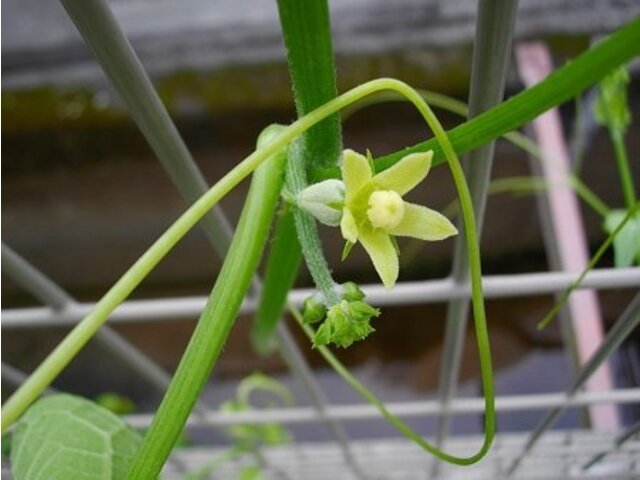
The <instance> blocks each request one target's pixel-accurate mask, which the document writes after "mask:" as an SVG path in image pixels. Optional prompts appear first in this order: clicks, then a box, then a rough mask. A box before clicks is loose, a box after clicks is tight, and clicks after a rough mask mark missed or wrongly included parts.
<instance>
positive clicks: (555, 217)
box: [515, 42, 619, 430]
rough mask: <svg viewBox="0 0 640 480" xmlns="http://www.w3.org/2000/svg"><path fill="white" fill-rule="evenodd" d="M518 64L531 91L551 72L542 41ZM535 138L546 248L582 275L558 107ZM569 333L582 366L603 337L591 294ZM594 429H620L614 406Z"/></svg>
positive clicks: (539, 124) (541, 120)
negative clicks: (540, 157)
mask: <svg viewBox="0 0 640 480" xmlns="http://www.w3.org/2000/svg"><path fill="white" fill-rule="evenodd" d="M515 51H516V60H517V65H518V70H519V74H520V78H521V79H522V81H523V82H524V84H525V85H526V86H527V87H530V86H532V85H534V84H536V83H538V82H540V81H541V80H542V79H544V78H545V77H546V76H547V75H549V74H550V73H551V72H552V71H553V64H552V60H551V56H550V54H549V50H548V49H547V47H546V46H545V45H544V44H543V43H540V42H535V43H533V42H532V43H522V44H520V45H518V46H517V47H516V50H515ZM533 130H534V132H535V137H536V139H537V141H538V144H539V145H540V149H541V151H542V154H543V158H544V161H543V162H542V165H541V171H542V173H543V175H544V177H545V180H546V181H547V183H548V184H549V185H550V188H548V189H547V190H546V191H545V193H544V194H543V195H546V199H547V204H548V209H547V210H548V211H547V212H546V213H547V215H548V216H549V218H548V220H549V222H548V226H549V230H550V231H549V232H548V234H549V235H548V237H550V238H547V240H548V242H547V249H549V248H551V249H555V252H553V253H554V254H555V255H549V256H550V258H552V260H555V262H553V261H552V263H556V265H551V266H552V267H553V268H557V269H559V270H562V271H567V272H576V274H577V273H578V272H580V271H582V270H583V269H584V268H585V267H586V265H587V264H588V262H589V251H588V248H587V242H586V239H585V229H584V225H583V221H582V215H581V212H580V206H579V204H578V199H577V198H576V195H575V194H574V192H573V190H572V189H571V187H570V185H569V176H570V173H571V172H570V157H569V152H568V149H567V145H566V142H565V139H564V136H563V133H562V124H561V121H560V115H559V112H558V109H556V108H554V109H552V110H549V111H548V112H547V113H545V114H543V115H541V116H540V117H538V118H537V119H536V120H534V121H533ZM567 307H568V312H569V317H570V321H571V329H570V330H571V331H572V332H573V335H574V336H575V350H576V352H575V354H576V356H577V359H576V360H577V362H578V364H580V365H582V364H583V363H584V362H585V361H586V360H587V359H588V358H589V357H590V356H591V355H592V354H593V352H594V351H595V350H596V349H597V347H598V345H599V344H600V343H601V342H602V339H603V327H602V316H601V313H600V305H599V303H598V298H597V296H596V293H595V292H594V291H593V290H581V291H577V292H574V293H573V294H572V295H571V296H570V297H569V301H568V302H567ZM586 389H587V390H589V391H609V390H612V389H613V380H612V376H611V371H610V368H609V364H608V363H604V364H603V366H602V367H600V369H599V370H597V371H596V372H595V373H594V375H593V376H592V377H591V379H590V380H589V381H588V383H587V387H586ZM588 411H589V418H590V421H591V425H592V427H593V428H594V429H596V430H615V429H617V428H619V418H618V412H617V410H616V407H615V406H612V405H594V406H591V407H589V409H588Z"/></svg>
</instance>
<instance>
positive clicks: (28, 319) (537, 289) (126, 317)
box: [2, 267, 640, 329]
mask: <svg viewBox="0 0 640 480" xmlns="http://www.w3.org/2000/svg"><path fill="white" fill-rule="evenodd" d="M576 277H577V274H575V273H570V272H540V273H526V274H518V275H488V276H485V277H483V281H482V283H483V285H484V294H485V298H488V299H490V298H512V297H530V296H535V295H544V294H550V293H555V292H560V291H562V290H564V289H566V288H568V287H569V286H570V285H571V284H572V283H573V282H574V281H575V280H576ZM638 287H640V268H638V267H631V268H621V269H616V268H603V269H598V270H592V271H591V272H589V273H588V274H587V275H586V277H585V279H584V281H583V282H582V284H581V285H580V286H579V288H596V289H599V290H607V289H609V290H610V289H620V288H638ZM362 290H363V291H364V293H365V294H366V295H367V299H368V300H369V301H370V302H371V303H372V304H373V305H376V306H380V307H382V306H396V307H397V306H402V305H417V304H428V303H438V302H444V301H447V300H452V299H459V298H469V296H470V293H469V288H468V286H465V285H460V284H456V283H454V282H453V281H452V280H451V279H444V280H424V281H419V282H403V283H399V284H397V285H396V286H395V287H394V289H393V292H392V293H390V292H389V291H387V290H386V289H385V288H384V287H382V286H381V285H378V284H375V285H363V286H362ZM313 293H314V291H313V290H310V289H295V290H293V291H292V292H291V293H290V295H289V302H291V303H292V304H294V305H296V306H301V305H302V302H303V301H304V299H305V298H307V297H309V296H310V295H312V294H313ZM206 301H207V298H206V297H204V296H203V297H183V298H166V299H156V300H129V301H127V302H124V303H123V304H122V305H121V306H120V307H118V309H117V310H116V311H114V312H113V314H112V315H111V317H110V318H109V322H111V323H113V322H116V323H117V322H123V323H127V322H159V321H165V320H179V319H193V318H194V317H197V316H198V315H200V313H201V312H202V309H203V308H204V305H205V303H206ZM93 306H94V304H93V303H81V304H78V305H74V306H71V307H68V308H66V309H65V310H64V311H55V310H53V309H51V308H42V307H37V308H17V309H5V310H3V311H2V328H3V329H5V328H6V329H11V328H31V327H35V326H39V327H45V326H69V325H73V324H74V323H75V322H77V321H78V320H79V319H81V318H82V317H83V316H85V315H86V314H87V313H89V312H90V311H91V310H92V309H93ZM255 309H256V302H255V300H252V299H250V298H249V299H246V300H245V302H244V303H243V304H242V307H241V309H240V313H244V314H247V313H252V312H254V311H255Z"/></svg>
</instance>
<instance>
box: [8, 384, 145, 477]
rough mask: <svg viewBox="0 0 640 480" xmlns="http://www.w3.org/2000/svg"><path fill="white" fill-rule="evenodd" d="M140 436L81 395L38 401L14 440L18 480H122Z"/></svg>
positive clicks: (13, 457)
mask: <svg viewBox="0 0 640 480" xmlns="http://www.w3.org/2000/svg"><path fill="white" fill-rule="evenodd" d="M140 441H141V438H140V436H139V435H138V433H136V432H135V431H134V430H133V429H132V428H130V427H129V426H128V425H127V424H126V423H125V422H124V421H123V420H122V419H120V418H119V417H118V416H116V415H115V414H113V413H111V412H110V411H108V410H106V409H104V408H102V407H100V406H99V405H97V404H95V403H93V402H91V401H89V400H86V399H84V398H81V397H76V396H73V395H67V394H59V395H53V396H50V397H45V398H43V399H42V400H40V401H38V402H36V403H35V404H34V405H33V406H32V407H31V408H30V409H29V410H28V411H27V413H26V414H25V415H24V416H23V417H22V419H21V420H20V421H19V422H18V424H17V426H16V430H15V434H14V436H13V445H12V447H13V448H12V451H11V472H12V474H13V477H14V478H15V480H40V479H42V480H52V479H64V480H83V479H87V480H96V479H104V480H107V479H114V480H115V479H118V480H119V479H122V478H124V477H125V475H126V473H127V470H128V468H129V464H130V463H131V460H132V459H133V456H134V454H135V452H136V450H137V449H138V446H139V445H140Z"/></svg>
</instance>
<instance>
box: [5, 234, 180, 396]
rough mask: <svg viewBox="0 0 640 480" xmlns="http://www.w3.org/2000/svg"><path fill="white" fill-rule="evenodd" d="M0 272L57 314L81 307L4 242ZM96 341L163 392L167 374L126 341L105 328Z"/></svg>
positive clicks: (99, 332) (167, 377) (168, 378)
mask: <svg viewBox="0 0 640 480" xmlns="http://www.w3.org/2000/svg"><path fill="white" fill-rule="evenodd" d="M2 271H3V273H5V274H7V275H8V276H9V277H11V278H12V279H13V280H14V281H15V282H16V283H18V284H19V285H20V286H22V287H23V288H24V289H25V290H27V291H28V292H30V293H31V294H32V295H33V296H34V297H36V298H37V299H39V300H41V301H42V302H45V303H47V305H49V306H50V307H51V308H52V309H53V310H54V311H56V312H58V313H60V314H65V313H67V312H68V311H70V310H71V311H73V310H77V309H78V308H81V307H80V305H79V304H78V303H77V302H76V301H75V299H74V298H73V297H72V296H71V295H69V294H68V293H67V292H65V291H64V290H63V289H62V288H60V287H59V286H58V285H57V284H56V283H55V282H54V281H53V280H51V279H50V278H48V277H47V276H46V275H45V274H44V273H42V272H41V271H39V270H38V269H36V268H35V267H34V266H33V265H31V264H30V263H29V262H28V261H27V260H25V259H24V258H22V257H21V256H20V255H18V254H17V253H16V252H14V251H13V250H12V249H11V248H10V247H9V246H7V245H5V244H4V243H2ZM80 318H81V317H80ZM77 320H79V318H78V319H77ZM73 323H75V322H73ZM96 340H98V341H99V342H100V343H101V344H102V345H103V346H104V347H106V348H107V349H108V350H109V351H111V352H112V353H113V354H115V355H116V357H119V358H122V359H124V360H125V361H127V362H128V363H129V364H130V365H131V367H132V368H134V369H135V370H137V371H138V373H139V374H140V375H141V376H142V377H143V378H145V379H146V380H147V381H148V382H149V383H150V384H151V385H153V386H154V387H156V388H157V389H158V390H159V391H160V392H162V393H164V390H165V389H166V388H167V386H168V385H169V381H170V380H171V377H170V376H169V374H167V373H166V372H165V371H164V370H163V369H162V368H161V367H160V366H159V365H158V364H156V363H155V362H154V361H153V360H151V359H150V358H149V357H147V356H146V355H145V354H143V353H142V352H141V351H140V350H138V349H137V348H136V347H135V346H133V345H132V344H131V343H130V342H129V341H128V340H126V339H125V338H124V337H122V336H121V335H120V334H118V333H117V332H115V331H114V330H113V329H111V328H110V327H109V326H106V325H105V326H104V327H102V328H101V329H100V330H98V332H97V333H96Z"/></svg>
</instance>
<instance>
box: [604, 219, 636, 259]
mask: <svg viewBox="0 0 640 480" xmlns="http://www.w3.org/2000/svg"><path fill="white" fill-rule="evenodd" d="M626 215H627V212H626V211H624V210H612V211H611V212H610V213H609V214H608V215H607V216H606V217H605V220H604V229H605V230H606V231H607V233H613V231H614V230H615V229H616V227H617V226H618V225H619V224H620V222H622V220H623V219H624V218H625V216H626ZM613 253H614V263H615V265H616V267H629V266H631V265H633V264H634V262H635V263H638V264H640V260H639V258H640V214H638V213H636V214H635V215H634V216H633V217H631V218H630V219H629V221H628V222H627V224H626V225H625V226H624V227H622V230H620V231H619V232H618V234H617V235H616V238H614V240H613Z"/></svg>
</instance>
